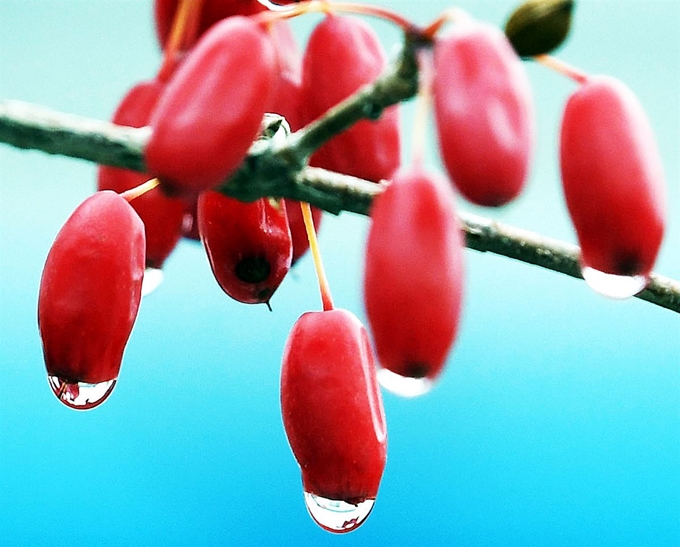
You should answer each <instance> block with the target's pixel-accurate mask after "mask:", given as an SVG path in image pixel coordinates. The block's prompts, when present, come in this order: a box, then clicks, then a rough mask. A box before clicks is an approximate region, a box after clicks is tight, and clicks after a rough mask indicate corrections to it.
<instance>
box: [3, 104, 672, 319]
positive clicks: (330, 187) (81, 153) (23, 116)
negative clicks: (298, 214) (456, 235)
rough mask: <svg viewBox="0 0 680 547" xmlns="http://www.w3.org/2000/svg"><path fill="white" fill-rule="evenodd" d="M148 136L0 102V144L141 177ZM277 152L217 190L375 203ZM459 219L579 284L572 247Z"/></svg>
mask: <svg viewBox="0 0 680 547" xmlns="http://www.w3.org/2000/svg"><path fill="white" fill-rule="evenodd" d="M266 123H270V124H272V125H275V124H280V120H279V119H277V118H276V117H274V118H270V119H269V120H268V121H267V122H266ZM149 134H150V130H149V129H148V128H142V129H133V128H128V127H120V126H116V125H114V124H111V123H108V122H102V121H97V120H90V119H87V118H81V117H78V116H73V115H70V114H63V113H60V112H55V111H53V110H49V109H47V108H44V107H41V106H36V105H31V104H27V103H23V102H17V101H0V142H4V143H6V144H9V145H11V146H15V147H18V148H25V149H33V150H41V151H43V152H47V153H50V154H61V155H65V156H70V157H74V158H80V159H85V160H88V161H93V162H96V163H100V164H105V165H111V166H115V167H123V168H127V169H133V170H136V171H142V172H143V171H144V170H145V166H144V158H143V150H144V145H145V143H146V142H147V139H148V137H149ZM284 149H285V147H284ZM281 150H282V148H276V147H275V146H272V145H270V144H269V143H267V142H264V141H258V142H256V143H255V144H254V145H253V147H252V148H251V152H250V154H249V156H248V158H247V159H246V161H245V162H244V164H243V166H242V167H241V169H240V170H239V172H238V173H237V174H236V175H235V176H234V177H233V178H232V179H231V180H230V181H227V182H226V183H225V184H224V186H223V187H222V188H221V190H222V191H223V192H224V193H226V194H227V195H230V196H232V197H235V198H238V199H247V200H252V199H256V198H258V197H262V196H274V197H288V198H292V199H296V200H299V201H306V202H308V203H310V204H312V205H314V206H317V207H320V208H322V209H325V210H326V211H330V212H332V213H336V214H337V213H339V212H340V211H351V212H354V213H358V214H362V215H367V214H368V212H369V210H370V206H371V203H372V202H373V199H374V198H375V197H376V196H378V195H379V194H380V193H381V192H382V191H383V186H382V185H380V184H375V183H372V182H368V181H365V180H361V179H357V178H355V177H350V176H347V175H342V174H339V173H333V172H331V171H326V170H324V169H318V168H313V167H302V168H301V169H300V170H299V171H297V172H296V171H295V170H293V171H292V172H291V171H290V170H287V167H286V166H287V165H288V164H287V163H286V158H285V154H284V157H283V159H282V157H281ZM240 179H243V180H240ZM244 181H247V182H244ZM460 216H461V220H462V222H463V228H464V230H465V235H466V244H467V246H468V247H469V248H470V249H475V250H477V251H482V252H489V253H493V254H497V255H502V256H505V257H508V258H513V259H515V260H519V261H521V262H525V263H527V264H533V265H535V266H540V267H541V268H546V269H548V270H551V271H554V272H559V273H562V274H566V275H569V276H571V277H575V278H581V272H580V267H579V263H578V255H579V248H578V247H577V246H575V245H571V244H568V243H565V242H562V241H558V240H554V239H550V238H547V237H545V236H542V235H539V234H536V233H533V232H529V231H527V230H522V229H520V228H515V227H512V226H508V225H505V224H502V223H500V222H496V221H493V220H489V219H486V218H483V217H479V216H476V215H471V214H468V213H461V215H460ZM637 297H638V298H641V299H643V300H646V301H648V302H651V303H652V304H655V305H657V306H660V307H663V308H666V309H669V310H672V311H674V312H676V313H680V282H678V281H676V280H673V279H669V278H667V277H663V276H661V275H657V274H653V275H652V277H651V281H650V283H649V285H648V286H647V288H646V289H645V290H644V291H642V292H641V293H640V294H638V295H637Z"/></svg>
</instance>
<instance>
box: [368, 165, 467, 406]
mask: <svg viewBox="0 0 680 547" xmlns="http://www.w3.org/2000/svg"><path fill="white" fill-rule="evenodd" d="M370 216H371V225H370V227H369V232H368V238H367V242H366V255H365V272H364V303H365V306H366V314H367V317H368V324H369V327H370V331H371V333H372V335H373V340H374V342H375V347H376V354H377V356H378V362H379V364H380V366H381V367H382V368H383V370H381V371H380V372H379V375H378V378H379V380H380V382H381V383H382V384H383V385H384V386H385V387H386V388H388V389H390V390H391V391H394V392H395V393H398V394H400V395H404V396H414V395H419V394H421V393H424V392H425V391H427V390H428V389H429V388H430V387H431V386H432V382H433V380H434V379H435V378H437V376H438V375H439V374H440V372H441V370H442V368H443V367H444V364H445V362H446V359H447V357H448V354H449V352H450V350H451V347H452V345H453V342H454V340H455V337H456V333H457V330H458V323H459V317H460V314H461V304H462V293H463V274H464V271H463V270H464V268H463V238H462V232H461V227H460V223H459V220H458V218H457V216H456V213H455V203H454V194H453V190H452V189H451V186H450V184H448V181H446V180H445V179H444V178H443V177H441V176H436V175H434V174H431V173H426V172H424V171H423V170H422V169H420V168H410V169H404V170H399V171H397V173H396V174H395V176H394V178H393V180H392V181H391V182H390V184H389V185H388V186H387V188H386V189H385V191H384V192H383V193H382V194H380V195H379V196H378V197H377V198H376V199H375V201H374V204H373V207H372V208H371V211H370Z"/></svg>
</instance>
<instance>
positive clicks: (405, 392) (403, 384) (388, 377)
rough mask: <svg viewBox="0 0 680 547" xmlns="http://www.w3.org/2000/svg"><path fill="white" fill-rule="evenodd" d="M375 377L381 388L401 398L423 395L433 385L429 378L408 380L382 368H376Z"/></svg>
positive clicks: (406, 377)
mask: <svg viewBox="0 0 680 547" xmlns="http://www.w3.org/2000/svg"><path fill="white" fill-rule="evenodd" d="M377 376H378V382H380V385H381V386H382V387H384V388H385V389H386V390H388V391H391V392H392V393H394V394H395V395H400V396H401V397H417V396H418V395H423V394H425V393H427V392H428V391H430V390H431V389H432V386H433V385H434V382H433V381H432V380H431V379H430V378H409V377H408V376H401V375H400V374H396V373H394V372H392V371H391V370H387V369H386V368H383V367H378V370H377Z"/></svg>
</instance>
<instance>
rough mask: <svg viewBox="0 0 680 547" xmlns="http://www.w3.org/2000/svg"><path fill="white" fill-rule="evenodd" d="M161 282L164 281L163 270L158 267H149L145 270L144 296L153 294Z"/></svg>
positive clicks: (143, 281)
mask: <svg viewBox="0 0 680 547" xmlns="http://www.w3.org/2000/svg"><path fill="white" fill-rule="evenodd" d="M161 283H163V270H160V269H158V268H147V269H146V270H144V279H143V280H142V296H146V295H147V294H151V293H152V292H153V291H155V290H156V289H157V288H158V286H159V285H160V284H161Z"/></svg>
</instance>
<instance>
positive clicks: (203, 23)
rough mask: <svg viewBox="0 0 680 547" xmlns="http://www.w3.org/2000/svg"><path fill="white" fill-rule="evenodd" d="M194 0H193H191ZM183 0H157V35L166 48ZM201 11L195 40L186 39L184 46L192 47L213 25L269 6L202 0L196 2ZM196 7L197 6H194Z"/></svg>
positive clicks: (248, 0) (249, 0)
mask: <svg viewBox="0 0 680 547" xmlns="http://www.w3.org/2000/svg"><path fill="white" fill-rule="evenodd" d="M185 1H186V0H185ZM190 1H193V0H190ZM180 3H181V0H155V2H154V19H155V21H156V35H157V37H158V42H159V43H160V45H161V48H163V49H165V46H166V44H167V41H168V38H169V37H170V32H171V31H172V25H173V23H174V21H175V17H176V15H177V7H178V6H179V4H180ZM194 4H195V5H196V6H198V8H199V9H200V10H201V13H200V15H199V17H198V26H197V28H196V31H195V32H194V36H193V40H190V41H185V43H184V47H185V48H186V49H189V48H191V47H192V46H193V45H194V43H195V41H196V40H198V39H199V38H200V37H201V36H202V35H203V34H204V33H205V32H206V31H207V30H208V29H209V28H210V27H211V26H213V25H214V24H215V23H217V22H219V21H221V20H222V19H226V18H227V17H232V16H234V15H253V14H255V13H259V12H261V11H264V10H266V9H267V8H266V7H265V6H263V5H262V4H261V3H260V2H258V1H257V0H201V1H200V2H195V1H194ZM194 9H195V8H194Z"/></svg>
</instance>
